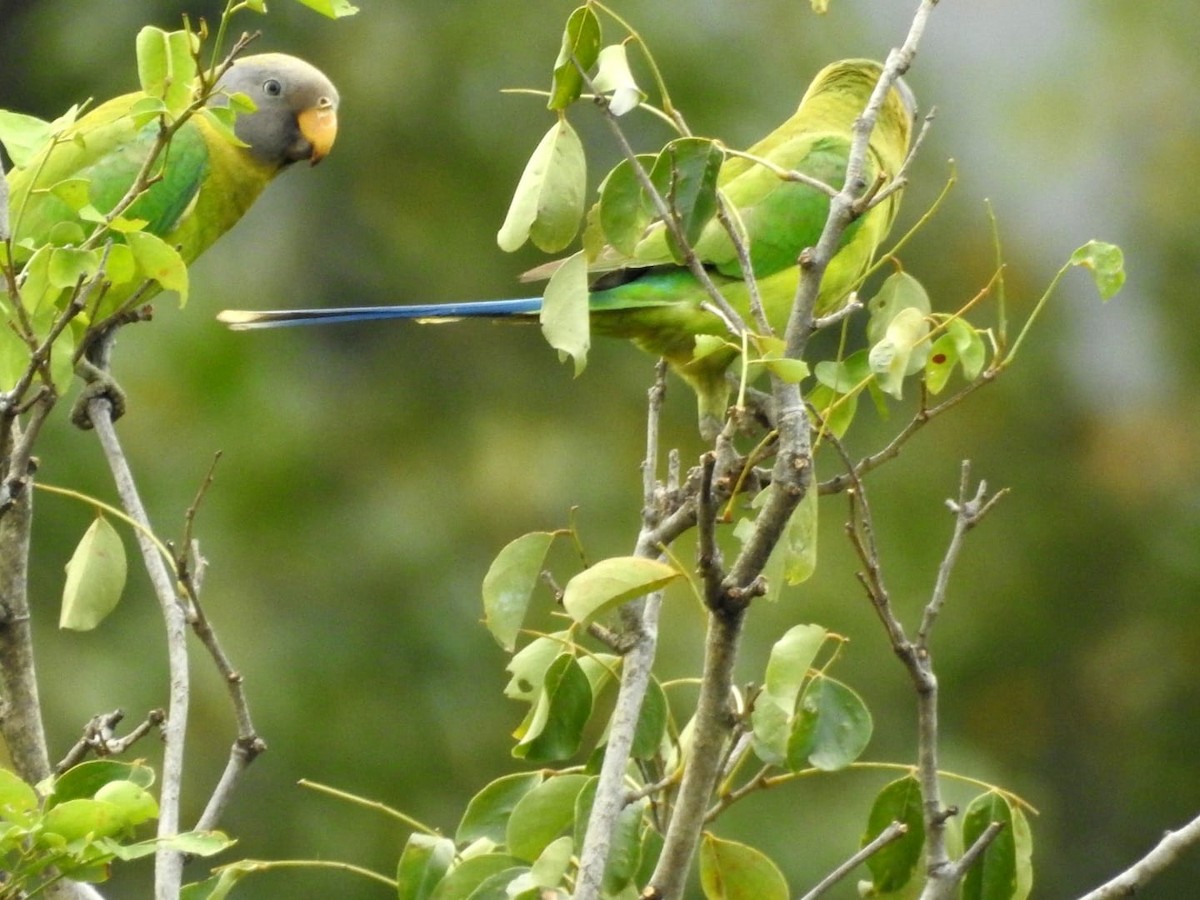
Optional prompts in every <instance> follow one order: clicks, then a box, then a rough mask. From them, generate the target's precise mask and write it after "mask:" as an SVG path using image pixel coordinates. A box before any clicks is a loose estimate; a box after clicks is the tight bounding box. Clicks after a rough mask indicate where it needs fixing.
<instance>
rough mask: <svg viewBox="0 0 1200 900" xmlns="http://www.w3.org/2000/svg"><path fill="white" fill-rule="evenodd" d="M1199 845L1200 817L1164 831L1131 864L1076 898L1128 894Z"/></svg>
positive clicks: (1111, 898) (1110, 897)
mask: <svg viewBox="0 0 1200 900" xmlns="http://www.w3.org/2000/svg"><path fill="white" fill-rule="evenodd" d="M1197 844H1200V816H1197V817H1196V818H1194V819H1192V821H1190V822H1188V823H1187V824H1186V825H1184V826H1183V827H1182V828H1179V829H1176V830H1175V831H1168V832H1167V833H1166V834H1164V835H1163V837H1162V840H1160V841H1159V842H1158V843H1157V844H1156V845H1155V846H1154V848H1153V849H1152V850H1151V851H1150V852H1149V853H1147V854H1146V855H1145V856H1143V857H1142V858H1141V859H1139V860H1138V861H1137V862H1135V863H1134V864H1133V865H1132V866H1130V867H1129V868H1128V869H1126V870H1125V871H1124V872H1122V873H1121V874H1120V875H1117V876H1116V877H1115V878H1113V879H1112V880H1110V881H1107V882H1105V883H1104V884H1102V885H1100V887H1098V888H1096V889H1095V890H1094V891H1089V892H1088V893H1086V894H1084V895H1083V896H1082V897H1080V898H1079V900H1114V898H1117V897H1132V896H1133V895H1134V894H1136V893H1138V892H1139V891H1140V890H1141V889H1142V888H1143V887H1144V886H1145V885H1146V882H1148V881H1149V880H1150V879H1151V878H1153V877H1154V876H1155V875H1157V874H1158V873H1159V872H1162V871H1163V870H1164V869H1166V868H1167V867H1168V866H1170V865H1172V864H1173V863H1174V862H1175V861H1176V860H1177V859H1178V858H1179V856H1180V854H1182V853H1183V852H1184V851H1186V850H1189V849H1190V848H1192V847H1194V846H1196V845H1197Z"/></svg>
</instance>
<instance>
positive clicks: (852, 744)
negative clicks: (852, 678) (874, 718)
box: [787, 675, 872, 772]
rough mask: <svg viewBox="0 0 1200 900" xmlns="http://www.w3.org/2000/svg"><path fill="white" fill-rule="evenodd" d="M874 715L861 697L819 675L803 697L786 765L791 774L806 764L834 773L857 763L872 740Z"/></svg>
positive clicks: (830, 679) (837, 682)
mask: <svg viewBox="0 0 1200 900" xmlns="http://www.w3.org/2000/svg"><path fill="white" fill-rule="evenodd" d="M871 729H872V724H871V713H870V711H869V710H868V709H867V707H866V705H865V704H864V703H863V701H862V698H861V697H859V696H858V694H856V693H855V692H854V691H852V690H851V689H850V688H848V687H846V685H844V684H842V683H841V682H840V681H835V680H834V679H832V678H829V677H828V676H825V675H818V676H817V677H816V678H814V679H813V680H812V681H810V682H809V684H808V687H806V688H805V689H804V693H803V695H801V697H800V711H799V713H798V714H797V715H796V719H795V723H794V725H793V727H792V734H791V737H790V738H789V739H788V753H787V764H788V768H789V769H791V770H792V771H796V770H798V769H802V768H804V765H805V761H808V762H810V763H812V765H814V766H816V767H817V768H818V769H822V770H824V771H826V772H832V771H835V770H837V769H844V768H845V767H846V766H848V765H850V763H852V762H854V761H855V760H856V759H858V757H859V755H860V754H861V753H862V752H863V750H865V749H866V747H867V743H868V742H869V741H870V740H871Z"/></svg>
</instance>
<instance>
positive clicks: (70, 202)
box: [50, 178, 92, 212]
mask: <svg viewBox="0 0 1200 900" xmlns="http://www.w3.org/2000/svg"><path fill="white" fill-rule="evenodd" d="M91 190H92V182H91V179H89V178H64V179H63V180H62V181H60V182H58V183H57V184H54V185H51V187H50V193H52V194H53V195H54V196H55V197H57V198H58V199H59V200H61V201H63V203H65V204H67V206H69V207H71V209H73V210H74V211H75V212H79V210H81V209H83V208H84V207H85V206H87V205H88V204H89V203H91V202H92V198H91Z"/></svg>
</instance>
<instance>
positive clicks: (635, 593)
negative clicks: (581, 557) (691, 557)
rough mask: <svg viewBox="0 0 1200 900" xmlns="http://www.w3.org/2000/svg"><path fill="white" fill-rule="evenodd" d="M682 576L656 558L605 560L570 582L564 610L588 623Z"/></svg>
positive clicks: (565, 591)
mask: <svg viewBox="0 0 1200 900" xmlns="http://www.w3.org/2000/svg"><path fill="white" fill-rule="evenodd" d="M681 577H682V575H680V573H679V571H678V570H677V569H675V568H674V567H673V566H669V565H667V564H666V563H664V562H659V561H658V560H656V559H645V558H643V557H640V556H615V557H612V558H611V559H602V560H600V562H598V563H596V564H595V565H593V566H591V567H590V568H587V569H584V570H583V571H582V572H580V573H579V574H578V575H576V576H575V577H574V578H572V579H571V580H570V581H568V582H567V586H566V589H565V590H564V591H563V607H564V608H565V609H566V611H567V613H568V614H569V615H570V616H571V618H573V619H574V620H575V621H577V622H587V621H589V620H590V619H593V618H595V617H596V616H598V615H600V614H602V613H604V612H607V611H608V610H610V609H612V608H614V607H617V606H620V605H621V604H622V603H625V602H626V601H629V600H632V599H634V598H635V597H641V596H643V595H645V594H648V593H650V592H651V591H655V590H658V589H659V588H660V587H663V586H664V585H666V584H669V583H670V582H672V581H674V580H675V579H676V578H681Z"/></svg>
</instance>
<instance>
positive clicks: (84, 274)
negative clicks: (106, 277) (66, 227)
mask: <svg viewBox="0 0 1200 900" xmlns="http://www.w3.org/2000/svg"><path fill="white" fill-rule="evenodd" d="M100 253H101V251H99V250H76V249H74V248H71V247H55V248H54V251H53V252H52V253H51V254H50V265H49V267H48V269H47V273H46V275H47V278H48V279H49V281H50V284H51V286H52V287H56V288H59V289H60V290H61V289H63V288H74V287H75V285H76V284H79V283H80V282H81V281H84V282H86V281H90V280H91V279H92V278H94V277H95V275H96V273H97V272H99V271H100Z"/></svg>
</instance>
